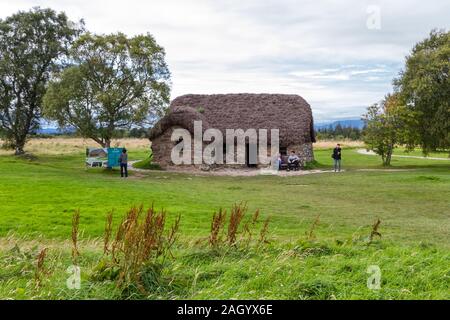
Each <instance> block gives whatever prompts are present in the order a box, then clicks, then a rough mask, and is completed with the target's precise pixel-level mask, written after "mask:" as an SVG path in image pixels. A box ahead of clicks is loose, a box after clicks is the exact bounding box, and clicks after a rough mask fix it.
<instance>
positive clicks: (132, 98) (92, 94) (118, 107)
mask: <svg viewBox="0 0 450 320" xmlns="http://www.w3.org/2000/svg"><path fill="white" fill-rule="evenodd" d="M71 58H72V60H73V63H72V66H70V67H69V68H67V69H65V70H64V71H62V72H61V73H60V74H59V75H57V77H56V79H55V80H54V81H52V82H51V83H50V85H49V88H48V91H47V94H46V96H45V98H44V112H45V115H46V116H47V117H48V118H49V119H52V120H56V121H57V122H58V124H59V126H60V127H66V126H72V127H74V128H76V129H77V131H78V132H79V133H80V134H81V135H82V136H83V137H86V138H91V139H93V140H94V141H96V142H97V143H98V144H100V145H101V146H102V147H109V146H110V144H111V139H112V138H113V137H114V134H115V132H116V130H117V129H129V128H130V127H131V126H136V125H141V124H143V123H145V121H146V120H148V119H154V118H157V117H159V116H161V115H162V114H163V113H164V111H165V110H166V108H167V105H168V102H169V94H170V86H169V79H170V73H169V70H168V68H167V65H166V63H165V61H164V58H165V53H164V49H163V48H162V47H160V46H159V45H158V44H157V43H156V41H155V39H154V38H153V37H152V36H151V35H150V34H147V35H138V36H135V37H132V38H127V37H126V36H125V35H124V34H122V33H118V34H111V35H102V36H100V35H92V34H89V33H87V34H85V35H82V36H81V37H80V38H79V39H78V41H76V42H75V44H74V45H73V47H72V49H71Z"/></svg>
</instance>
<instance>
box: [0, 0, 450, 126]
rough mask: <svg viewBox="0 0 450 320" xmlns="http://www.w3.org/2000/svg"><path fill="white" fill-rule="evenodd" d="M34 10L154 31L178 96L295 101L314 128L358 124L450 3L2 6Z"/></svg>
mask: <svg viewBox="0 0 450 320" xmlns="http://www.w3.org/2000/svg"><path fill="white" fill-rule="evenodd" d="M33 6H41V7H51V8H53V9H55V10H62V11H65V12H66V13H67V15H68V16H69V18H70V19H72V20H79V19H81V18H83V19H84V20H85V22H86V27H87V28H88V29H89V30H90V31H92V32H96V33H112V32H117V31H122V32H125V33H127V34H129V35H134V34H139V33H146V32H150V33H151V34H153V36H154V37H155V38H156V40H157V42H158V43H159V44H160V45H162V46H163V47H164V48H165V50H166V54H167V62H168V64H169V68H170V71H171V73H172V98H175V97H177V96H179V95H182V94H187V93H237V92H253V93H295V94H299V95H301V96H302V97H304V98H305V99H306V100H307V101H308V102H309V103H310V104H311V107H312V109H313V112H314V116H315V120H316V121H323V120H331V119H338V118H358V117H359V116H360V115H361V114H362V113H363V112H364V110H365V108H366V107H367V106H368V105H370V104H372V103H374V102H377V101H378V100H380V99H381V98H382V97H383V96H384V94H386V93H387V92H389V91H391V90H392V85H391V82H392V78H393V77H395V76H396V75H397V74H398V72H399V71H400V69H401V68H402V66H403V62H404V57H405V55H407V54H408V52H409V51H410V50H411V48H412V46H413V45H414V43H416V42H417V41H420V40H421V39H423V38H424V37H426V36H427V35H428V33H429V32H430V30H431V29H433V28H444V29H447V30H448V29H450V1H449V0H427V1H423V0H412V1H407V0H396V1H392V0H390V1H387V0H386V1H382V0H370V1H367V0H349V1H332V0H328V1H327V0H325V1H320V0H312V1H294V0H120V1H119V0H104V1H103V0H90V1H86V0H0V17H1V18H4V17H6V16H8V15H10V14H12V13H14V12H16V11H18V10H28V9H29V8H31V7H33ZM378 18H380V19H378Z"/></svg>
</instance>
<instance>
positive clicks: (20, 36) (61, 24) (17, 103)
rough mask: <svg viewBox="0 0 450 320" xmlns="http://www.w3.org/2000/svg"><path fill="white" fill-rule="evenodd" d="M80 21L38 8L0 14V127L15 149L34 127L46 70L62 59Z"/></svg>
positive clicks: (20, 148)
mask: <svg viewBox="0 0 450 320" xmlns="http://www.w3.org/2000/svg"><path fill="white" fill-rule="evenodd" d="M82 25H83V23H82V22H80V24H79V25H78V26H77V25H75V24H73V23H71V22H70V21H69V20H68V19H67V17H66V15H65V14H64V13H56V12H55V11H53V10H51V9H40V8H34V9H32V10H30V11H28V12H22V11H20V12H18V13H16V14H14V15H12V16H10V17H8V18H6V19H5V20H0V128H1V130H0V131H2V132H3V135H4V137H5V139H6V143H5V146H6V147H8V148H11V149H15V154H16V155H19V154H23V153H24V146H25V143H26V140H27V137H28V135H29V134H30V133H31V132H33V131H34V130H36V129H37V128H38V127H39V118H40V115H41V105H42V98H43V96H44V94H45V90H46V84H47V82H48V80H49V78H50V75H51V72H52V71H55V70H57V69H58V68H59V67H60V66H61V65H62V63H63V59H62V57H63V55H64V54H65V53H66V52H67V50H68V48H69V45H70V43H71V42H72V41H73V40H74V38H75V37H76V36H77V35H78V34H79V32H80V31H81V28H82Z"/></svg>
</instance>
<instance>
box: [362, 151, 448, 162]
mask: <svg viewBox="0 0 450 320" xmlns="http://www.w3.org/2000/svg"><path fill="white" fill-rule="evenodd" d="M357 152H358V153H359V154H364V155H367V156H376V155H377V154H376V153H375V152H373V151H367V150H366V149H358V151H357ZM392 156H393V157H397V158H412V159H425V160H443V161H450V158H435V157H419V156H402V155H398V154H393V155H392Z"/></svg>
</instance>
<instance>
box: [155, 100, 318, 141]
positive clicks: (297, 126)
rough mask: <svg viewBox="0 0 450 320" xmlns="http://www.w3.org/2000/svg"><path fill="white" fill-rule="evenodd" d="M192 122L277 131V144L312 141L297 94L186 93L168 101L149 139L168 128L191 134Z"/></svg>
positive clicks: (307, 112)
mask: <svg viewBox="0 0 450 320" xmlns="http://www.w3.org/2000/svg"><path fill="white" fill-rule="evenodd" d="M195 120H202V122H203V130H206V129H208V128H215V129H219V130H221V131H222V133H223V134H224V135H225V130H226V129H244V130H247V129H249V128H254V129H268V131H269V132H270V129H279V130H280V145H281V146H289V145H293V144H303V143H307V142H315V137H314V129H313V119H312V113H311V108H310V106H309V104H308V103H307V102H306V101H305V100H304V99H303V98H302V97H300V96H298V95H288V94H248V93H242V94H214V95H196V94H189V95H184V96H181V97H178V98H176V99H175V100H173V101H172V103H171V105H170V108H169V111H168V113H167V115H166V116H164V117H163V118H162V119H161V120H160V121H159V122H158V123H157V124H156V125H155V126H154V127H153V128H152V129H150V132H149V138H150V140H152V139H155V138H156V137H158V136H160V135H161V134H162V133H163V132H164V131H165V130H167V129H168V128H170V127H172V126H180V127H183V128H185V129H187V130H189V131H190V132H193V125H194V121H195ZM269 141H270V140H269Z"/></svg>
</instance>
